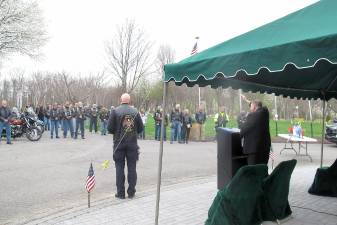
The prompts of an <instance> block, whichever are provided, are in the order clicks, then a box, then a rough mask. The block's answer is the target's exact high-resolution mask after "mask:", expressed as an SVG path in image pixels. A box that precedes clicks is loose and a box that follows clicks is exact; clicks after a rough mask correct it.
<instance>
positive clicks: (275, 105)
mask: <svg viewBox="0 0 337 225" xmlns="http://www.w3.org/2000/svg"><path fill="white" fill-rule="evenodd" d="M274 107H275V120H278V113H277V97H276V95H274Z"/></svg>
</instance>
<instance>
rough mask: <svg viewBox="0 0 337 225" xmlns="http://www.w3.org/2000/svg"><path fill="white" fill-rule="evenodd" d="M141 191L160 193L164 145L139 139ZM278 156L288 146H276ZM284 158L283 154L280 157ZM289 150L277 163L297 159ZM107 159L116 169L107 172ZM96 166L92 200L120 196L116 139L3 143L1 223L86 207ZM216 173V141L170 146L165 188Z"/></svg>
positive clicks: (314, 149) (336, 152)
mask: <svg viewBox="0 0 337 225" xmlns="http://www.w3.org/2000/svg"><path fill="white" fill-rule="evenodd" d="M139 145H140V147H141V149H140V151H141V154H140V161H139V163H138V184H137V191H139V192H142V191H147V190H149V189H155V187H156V179H157V170H158V155H159V154H158V152H159V142H157V141H153V140H151V141H150V140H145V141H139ZM273 146H274V149H275V151H276V153H278V152H279V150H280V149H281V148H282V145H281V144H274V145H273ZM309 148H310V152H311V153H312V155H313V159H314V163H315V164H317V165H318V164H319V150H320V146H319V145H310V146H309ZM277 155H278V154H277ZM293 157H294V154H293V152H291V151H289V152H284V153H283V154H282V156H278V158H277V159H276V160H277V161H281V160H284V159H288V158H293ZM325 157H326V159H327V160H326V162H327V164H329V163H330V162H331V161H332V160H333V159H335V158H336V157H337V148H336V147H335V145H326V150H325ZM104 160H110V164H111V166H110V167H109V168H108V169H103V168H102V167H101V164H102V163H103V161H104ZM91 161H92V162H93V165H94V170H95V175H96V187H95V189H94V191H93V193H92V200H93V201H95V200H99V199H104V198H107V197H111V196H113V195H114V193H115V191H116V188H115V184H114V181H115V170H114V166H113V163H112V162H111V161H112V137H111V136H101V135H99V134H88V135H87V139H85V140H82V139H79V140H72V139H70V138H68V139H63V138H61V139H52V140H51V139H49V138H48V133H45V135H44V137H43V138H42V139H41V140H40V141H39V142H29V141H27V140H26V139H19V140H16V141H14V145H12V146H8V145H6V144H4V142H2V144H0V177H1V181H2V182H1V185H0V193H1V194H0V224H20V223H24V222H26V221H29V220H31V219H33V218H38V217H42V216H44V215H48V214H52V213H53V212H57V211H60V210H64V209H66V208H71V207H76V206H79V205H85V204H86V203H87V193H86V191H85V187H84V186H85V180H86V176H87V173H88V169H89V165H90V162H91ZM299 164H300V165H302V166H306V165H312V163H310V162H309V160H308V159H307V158H299ZM214 175H216V143H215V142H204V143H199V142H190V143H189V144H188V145H186V144H177V143H174V144H172V145H171V144H169V143H168V142H167V143H165V145H164V160H163V171H162V184H163V185H169V184H173V183H179V182H182V181H188V180H195V179H199V178H203V177H208V176H214Z"/></svg>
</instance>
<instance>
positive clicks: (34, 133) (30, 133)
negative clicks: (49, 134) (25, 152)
mask: <svg viewBox="0 0 337 225" xmlns="http://www.w3.org/2000/svg"><path fill="white" fill-rule="evenodd" d="M26 137H27V138H28V140H30V141H38V140H40V138H41V137H42V132H41V130H40V129H39V128H36V127H32V128H28V129H27V132H26Z"/></svg>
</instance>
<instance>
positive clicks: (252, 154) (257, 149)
mask: <svg viewBox="0 0 337 225" xmlns="http://www.w3.org/2000/svg"><path fill="white" fill-rule="evenodd" d="M250 111H251V112H250V113H249V114H248V116H247V119H246V122H244V123H243V124H242V126H241V130H240V135H241V137H242V138H243V153H245V154H247V155H248V159H247V161H248V165H255V164H267V163H268V159H269V152H270V146H271V140H270V133H269V111H268V109H267V108H266V107H263V106H262V103H261V102H260V101H252V102H250Z"/></svg>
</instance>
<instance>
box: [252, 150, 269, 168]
mask: <svg viewBox="0 0 337 225" xmlns="http://www.w3.org/2000/svg"><path fill="white" fill-rule="evenodd" d="M268 160H269V151H263V152H257V153H253V154H248V158H247V163H248V165H256V164H268Z"/></svg>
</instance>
